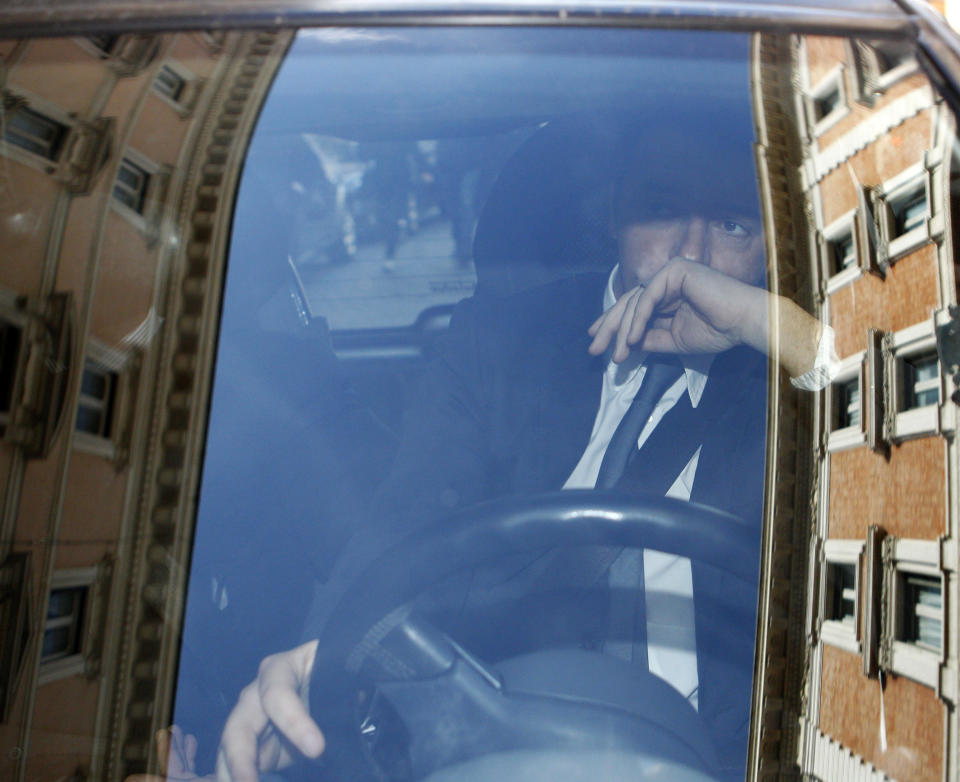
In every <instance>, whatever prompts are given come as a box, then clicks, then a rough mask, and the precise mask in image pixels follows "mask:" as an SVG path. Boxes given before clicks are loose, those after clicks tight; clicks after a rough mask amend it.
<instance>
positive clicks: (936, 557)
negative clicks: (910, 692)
mask: <svg viewBox="0 0 960 782" xmlns="http://www.w3.org/2000/svg"><path fill="white" fill-rule="evenodd" d="M882 549H883V555H882V556H883V563H884V570H885V575H884V584H885V588H884V599H885V600H886V601H887V611H886V612H885V613H886V615H887V617H886V621H885V626H884V629H883V635H882V637H881V641H880V660H879V663H880V667H882V668H884V669H886V670H889V671H891V672H892V673H896V674H900V675H903V676H908V677H909V678H911V679H913V680H914V681H917V682H920V683H921V684H925V685H927V686H928V687H934V688H936V687H939V686H940V684H941V670H940V667H941V663H942V662H943V652H944V648H943V641H944V638H946V637H949V633H950V632H951V629H950V627H948V626H945V623H946V621H947V618H948V616H947V614H945V613H944V610H943V572H942V570H941V565H940V563H941V561H942V560H943V556H944V551H943V549H942V547H941V542H940V541H938V540H918V539H910V538H896V537H893V536H887V538H886V539H885V540H884V541H883V544H882Z"/></svg>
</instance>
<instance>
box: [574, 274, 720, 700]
mask: <svg viewBox="0 0 960 782" xmlns="http://www.w3.org/2000/svg"><path fill="white" fill-rule="evenodd" d="M618 269H619V267H614V269H613V271H612V272H611V274H610V279H609V280H608V282H607V288H606V291H605V292H604V301H603V308H604V310H607V309H609V308H610V307H612V306H613V304H614V302H616V295H615V294H614V291H613V282H614V279H615V278H616V275H617V272H618ZM645 358H646V355H645V354H644V353H641V352H639V351H634V352H631V354H630V356H629V357H628V359H627V360H626V361H624V362H623V363H622V364H615V363H614V362H613V361H608V363H607V366H606V369H605V370H604V373H603V388H602V391H601V396H600V409H599V410H598V411H597V417H596V419H595V421H594V424H593V431H592V433H591V434H590V441H589V442H588V443H587V447H586V449H585V450H584V452H583V456H581V457H580V461H579V462H578V463H577V466H576V467H575V468H574V470H573V472H572V473H571V474H570V477H569V478H568V479H567V482H566V483H565V484H564V486H563V488H565V489H592V488H593V487H594V486H595V485H596V482H597V475H598V474H599V472H600V463H601V462H602V461H603V455H604V453H606V450H607V446H608V445H609V444H610V439H611V438H612V437H613V433H614V432H615V431H616V429H617V426H619V424H620V421H621V419H622V418H623V416H624V415H625V414H626V412H627V409H628V408H629V407H630V404H631V403H632V402H633V398H634V396H636V394H637V391H639V389H640V386H641V385H642V384H643V377H644V375H645V374H646V367H645V366H644V365H643V362H644V360H645ZM680 359H681V362H682V363H683V368H684V372H683V374H682V375H681V376H680V378H678V379H677V381H676V382H675V383H674V384H673V385H672V386H670V388H668V389H667V391H666V392H665V393H664V395H663V396H662V397H660V400H659V401H658V402H657V404H656V406H655V407H654V409H653V412H652V413H651V414H650V418H649V419H647V423H646V424H645V425H644V427H643V430H642V431H641V432H640V435H639V437H638V438H637V447H638V448H642V447H643V444H644V443H645V442H646V441H647V439H648V438H649V437H650V435H651V434H652V433H653V430H654V429H656V427H657V425H658V424H659V423H660V421H661V420H662V419H663V417H664V416H665V415H666V414H667V413H668V412H670V410H671V409H672V408H673V406H674V405H675V404H677V402H679V401H680V399H682V398H683V395H684V394H688V395H689V396H690V404H691V405H692V406H693V407H694V408H696V407H697V406H698V405H699V404H700V399H701V398H702V396H703V390H704V388H705V387H706V385H707V372H708V370H709V368H710V364H711V363H712V357H709V356H681V357H680ZM699 458H700V449H699V448H698V449H697V451H696V452H695V453H694V455H693V456H692V457H691V459H690V461H689V462H687V464H686V466H685V467H684V468H683V470H681V472H680V474H679V475H678V476H677V478H676V480H675V481H674V482H673V485H672V486H671V487H670V489H669V490H668V491H667V495H666V496H668V497H673V498H675V499H679V500H689V499H690V493H691V491H692V490H693V480H694V477H695V476H696V472H697V462H698V461H699ZM638 556H643V579H644V584H643V588H644V595H645V602H646V612H645V613H646V622H647V627H646V638H647V661H648V665H649V668H650V672H651V673H654V674H656V675H657V676H659V677H660V678H662V679H664V680H665V681H666V682H667V683H669V684H670V685H672V686H673V687H674V688H676V689H677V690H678V691H679V692H680V693H681V694H683V695H684V696H685V697H687V698H689V700H690V702H691V703H693V705H694V706H696V704H697V697H696V692H697V651H696V648H697V647H696V634H695V627H694V615H693V578H692V575H691V570H690V560H689V559H687V558H686V557H678V556H674V555H672V554H664V553H662V552H659V551H652V550H644V551H643V552H642V554H641V553H640V552H637V551H632V550H626V551H624V552H623V553H622V554H621V555H620V556H619V557H618V558H617V559H616V560H615V561H614V563H613V565H612V566H611V568H610V586H611V587H615V588H618V589H630V588H640V586H641V585H640V584H639V573H638V571H639V568H638V567H637V562H636V557H638ZM604 650H605V651H606V652H607V653H609V654H612V655H615V656H617V657H621V658H623V659H626V660H630V659H631V658H632V654H633V644H632V643H631V642H630V641H629V640H623V641H617V642H614V643H608V644H606V645H605V647H604Z"/></svg>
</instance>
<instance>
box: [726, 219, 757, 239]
mask: <svg viewBox="0 0 960 782" xmlns="http://www.w3.org/2000/svg"><path fill="white" fill-rule="evenodd" d="M718 226H719V228H720V230H721V231H723V233H725V234H726V235H727V236H736V237H747V236H750V234H751V231H750V229H749V228H747V227H746V226H745V225H744V224H743V223H738V222H737V221H736V220H720V221H719V222H718Z"/></svg>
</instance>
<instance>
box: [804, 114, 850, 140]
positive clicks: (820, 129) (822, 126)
mask: <svg viewBox="0 0 960 782" xmlns="http://www.w3.org/2000/svg"><path fill="white" fill-rule="evenodd" d="M849 113H850V107H849V106H842V107H841V108H838V109H835V110H834V111H831V112H830V113H829V114H827V116H826V117H824V118H823V119H821V120H818V121H817V122H816V123H815V124H814V126H813V128H812V132H813V135H814V137H819V136H822V135H823V134H824V133H826V132H827V131H828V130H830V128H832V127H833V126H834V125H836V124H837V123H838V122H839V121H840V120H842V119H843V118H844V117H846V116H847V115H848V114H849Z"/></svg>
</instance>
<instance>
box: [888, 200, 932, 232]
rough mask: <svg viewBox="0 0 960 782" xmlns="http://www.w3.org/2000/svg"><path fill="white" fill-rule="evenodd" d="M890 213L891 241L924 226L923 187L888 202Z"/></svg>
mask: <svg viewBox="0 0 960 782" xmlns="http://www.w3.org/2000/svg"><path fill="white" fill-rule="evenodd" d="M890 211H891V213H892V217H893V221H892V229H893V230H892V231H891V237H890V238H891V239H896V238H897V237H899V236H903V235H905V234H908V233H910V232H911V231H913V230H915V229H917V228H920V227H922V226H923V225H924V223H925V222H926V220H927V217H928V209H927V194H926V191H925V190H924V189H923V187H919V188H917V189H915V190H913V191H912V192H909V193H907V194H905V195H903V196H899V197H897V198H896V199H892V200H891V201H890Z"/></svg>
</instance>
